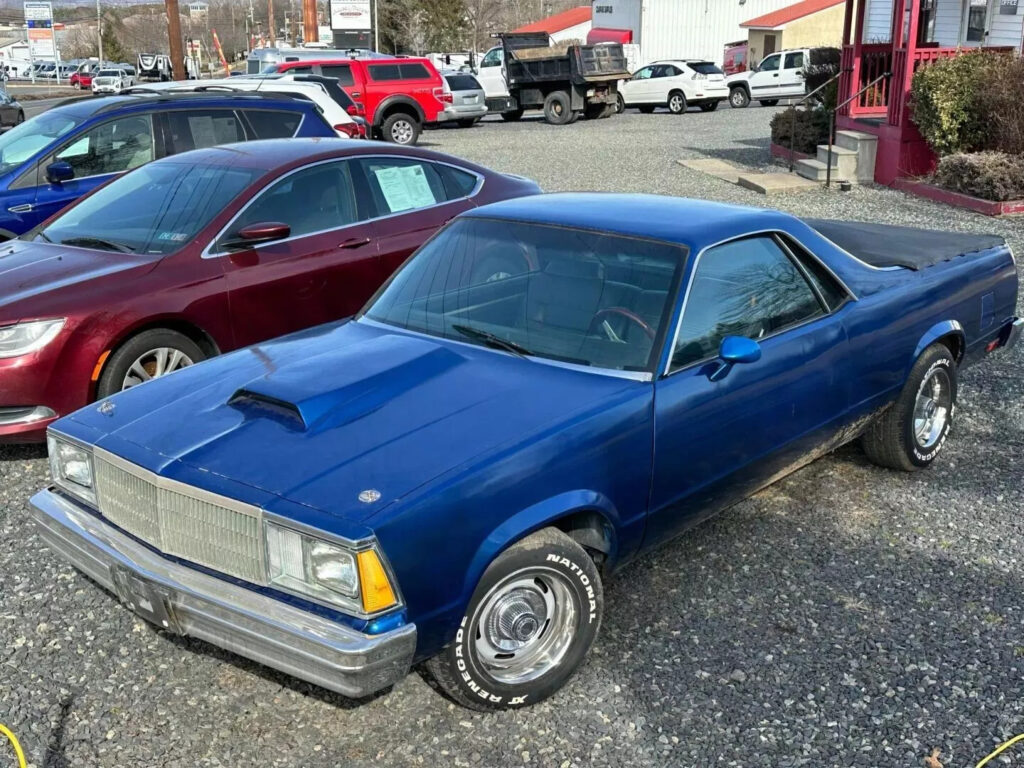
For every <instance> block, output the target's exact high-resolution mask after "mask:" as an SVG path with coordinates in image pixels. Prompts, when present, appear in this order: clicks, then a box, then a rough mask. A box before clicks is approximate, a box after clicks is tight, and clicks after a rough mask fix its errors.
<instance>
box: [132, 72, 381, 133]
mask: <svg viewBox="0 0 1024 768" xmlns="http://www.w3.org/2000/svg"><path fill="white" fill-rule="evenodd" d="M297 78H302V79H301V80H300V79H297ZM189 91H192V92H200V93H203V92H213V91H219V92H228V93H230V92H250V91H259V92H260V93H285V94H293V95H299V96H301V97H303V98H307V99H309V100H310V101H312V102H313V103H315V104H316V105H317V107H319V108H320V112H321V113H322V114H323V117H324V119H325V120H326V121H327V122H328V123H330V124H331V126H333V128H334V130H335V131H336V132H337V134H338V135H339V136H340V137H342V138H346V139H365V138H366V121H365V120H362V119H359V118H357V117H353V116H352V115H351V114H349V108H352V107H353V103H352V100H351V99H350V98H349V97H348V96H347V95H346V94H345V92H344V91H343V90H342V89H341V86H339V85H338V81H337V80H334V79H332V78H328V77H320V76H319V75H298V76H285V75H258V76H255V77H249V76H244V75H240V76H237V77H225V78H220V79H217V80H185V81H183V82H175V81H170V82H164V83H146V84H145V85H141V86H137V87H136V88H133V89H131V92H132V93H145V92H158V93H183V92H189ZM351 111H352V112H355V111H356V110H355V109H354V108H353V109H352V110H351Z"/></svg>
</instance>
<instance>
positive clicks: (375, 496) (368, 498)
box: [359, 488, 380, 504]
mask: <svg viewBox="0 0 1024 768" xmlns="http://www.w3.org/2000/svg"><path fill="white" fill-rule="evenodd" d="M379 499H380V491H378V490H377V489H376V488H367V489H366V490H365V491H360V492H359V500H360V501H361V502H363V504H373V502H375V501H378V500H379Z"/></svg>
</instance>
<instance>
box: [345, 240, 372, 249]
mask: <svg viewBox="0 0 1024 768" xmlns="http://www.w3.org/2000/svg"><path fill="white" fill-rule="evenodd" d="M369 243H370V238H368V237H350V238H349V239H348V240H342V241H341V242H340V243H338V247H339V248H359V247H360V246H362V245H368V244H369Z"/></svg>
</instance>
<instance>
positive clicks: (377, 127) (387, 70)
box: [276, 58, 452, 144]
mask: <svg viewBox="0 0 1024 768" xmlns="http://www.w3.org/2000/svg"><path fill="white" fill-rule="evenodd" d="M276 71H277V72H290V73H295V74H297V73H309V74H313V75H322V76H324V77H336V78H337V79H338V83H339V84H340V85H341V87H342V88H344V89H345V92H346V93H347V94H348V95H349V96H351V97H352V100H353V101H354V102H355V103H356V105H357V107H362V112H365V116H366V120H367V121H368V122H369V124H370V125H371V126H372V128H373V133H374V137H375V138H383V139H384V140H385V141H391V142H394V143H395V144H415V143H416V140H417V139H419V136H420V132H421V131H422V130H423V126H424V125H426V124H428V123H437V122H438V116H439V114H440V113H441V112H442V111H443V110H444V109H445V108H446V107H449V106H451V103H452V94H451V91H450V90H449V89H448V87H447V85H446V84H445V82H444V79H443V78H442V77H441V75H440V74H439V73H438V71H437V69H435V68H434V65H433V64H432V63H431V62H430V61H429V60H428V59H389V58H375V59H323V60H320V59H317V60H312V61H311V60H309V59H306V60H303V61H285V62H282V63H281V64H278V65H277V67H276Z"/></svg>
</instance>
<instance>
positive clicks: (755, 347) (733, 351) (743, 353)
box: [708, 336, 761, 381]
mask: <svg viewBox="0 0 1024 768" xmlns="http://www.w3.org/2000/svg"><path fill="white" fill-rule="evenodd" d="M718 359H719V362H718V367H717V368H716V369H715V370H714V371H712V372H711V375H710V376H709V377H708V378H709V379H711V381H719V380H720V379H722V378H723V377H724V376H725V374H727V373H728V372H729V370H730V369H731V368H732V367H733V366H734V365H743V364H747V363H756V362H757V361H758V360H760V359H761V345H760V344H758V343H757V342H756V341H754V340H753V339H748V338H746V337H745V336H726V337H725V338H724V339H722V344H721V346H720V347H719V348H718Z"/></svg>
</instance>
